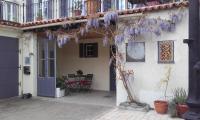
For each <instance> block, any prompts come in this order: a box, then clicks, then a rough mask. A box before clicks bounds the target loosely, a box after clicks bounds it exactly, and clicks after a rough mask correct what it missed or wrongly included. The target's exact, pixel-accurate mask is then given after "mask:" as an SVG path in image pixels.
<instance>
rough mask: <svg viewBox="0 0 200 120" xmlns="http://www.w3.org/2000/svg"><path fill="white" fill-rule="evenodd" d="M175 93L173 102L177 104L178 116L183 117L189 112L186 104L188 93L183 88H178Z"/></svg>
mask: <svg viewBox="0 0 200 120" xmlns="http://www.w3.org/2000/svg"><path fill="white" fill-rule="evenodd" d="M173 93H174V98H173V101H174V102H175V103H176V111H177V116H178V117H182V115H183V114H184V113H186V112H187V111H188V106H187V104H186V100H187V92H186V91H185V89H183V88H177V89H175V90H174V92H173Z"/></svg>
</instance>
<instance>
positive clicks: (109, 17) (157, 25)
mask: <svg viewBox="0 0 200 120" xmlns="http://www.w3.org/2000/svg"><path fill="white" fill-rule="evenodd" d="M183 16H184V12H182V11H178V12H176V13H172V14H171V15H170V16H169V19H168V20H167V19H161V18H160V17H158V18H147V17H146V16H141V17H140V18H139V19H135V20H133V21H131V22H132V23H131V22H130V21H124V23H126V22H127V23H126V24H124V25H123V28H118V30H116V31H117V32H115V34H114V35H112V37H113V39H114V43H115V44H117V45H118V44H122V43H123V42H124V40H125V38H128V39H130V40H135V38H136V37H137V36H143V35H146V34H147V33H153V34H155V35H156V36H160V35H161V34H162V32H163V31H164V32H174V31H175V29H176V25H177V24H178V23H180V22H181V21H182V19H183ZM118 20H119V16H118V13H117V12H116V11H110V12H107V13H106V14H105V15H104V17H103V20H100V18H99V17H90V18H88V20H87V22H86V23H85V24H84V25H82V26H83V27H80V28H79V30H77V31H76V32H74V33H73V34H72V33H71V34H68V33H67V32H62V33H60V32H58V31H51V30H47V31H46V35H47V37H48V39H49V40H53V39H56V40H57V44H58V46H59V47H60V48H61V47H62V46H63V45H64V44H66V43H68V42H69V41H70V40H71V39H74V40H75V41H76V43H78V42H79V37H80V36H84V35H85V34H86V33H88V32H89V31H92V30H95V29H96V30H97V29H98V28H104V33H102V35H103V45H104V46H106V45H107V44H108V42H109V39H110V37H109V34H110V30H109V29H110V28H109V26H110V25H111V22H113V23H116V24H115V25H117V23H118ZM102 21H103V22H102ZM119 31H120V32H119Z"/></svg>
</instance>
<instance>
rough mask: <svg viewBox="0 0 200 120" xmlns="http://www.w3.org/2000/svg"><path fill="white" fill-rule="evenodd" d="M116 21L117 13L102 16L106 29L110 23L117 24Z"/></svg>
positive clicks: (112, 12)
mask: <svg viewBox="0 0 200 120" xmlns="http://www.w3.org/2000/svg"><path fill="white" fill-rule="evenodd" d="M117 20H118V13H117V12H115V11H111V12H107V13H106V14H105V15H104V24H105V27H108V26H109V25H110V22H111V21H114V22H117Z"/></svg>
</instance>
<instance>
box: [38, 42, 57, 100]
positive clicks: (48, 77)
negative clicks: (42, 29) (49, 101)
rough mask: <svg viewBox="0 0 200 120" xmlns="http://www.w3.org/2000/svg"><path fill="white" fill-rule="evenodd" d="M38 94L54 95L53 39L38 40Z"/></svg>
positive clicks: (54, 54) (54, 52)
mask: <svg viewBox="0 0 200 120" xmlns="http://www.w3.org/2000/svg"><path fill="white" fill-rule="evenodd" d="M37 91H38V93H37V94H38V96H44V97H55V91H56V44H55V41H54V40H47V39H44V38H41V39H40V38H39V40H38V81H37Z"/></svg>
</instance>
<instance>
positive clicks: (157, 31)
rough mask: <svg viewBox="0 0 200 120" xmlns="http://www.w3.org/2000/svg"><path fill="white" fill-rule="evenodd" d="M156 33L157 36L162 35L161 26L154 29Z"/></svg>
mask: <svg viewBox="0 0 200 120" xmlns="http://www.w3.org/2000/svg"><path fill="white" fill-rule="evenodd" d="M153 32H154V34H155V35H157V36H160V35H161V31H160V29H159V28H156V29H154V30H153Z"/></svg>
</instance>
